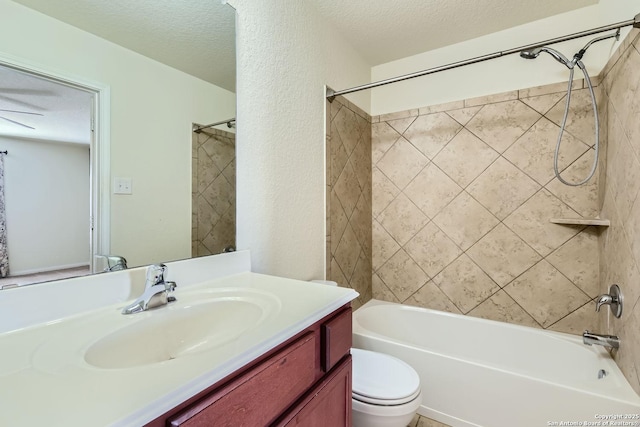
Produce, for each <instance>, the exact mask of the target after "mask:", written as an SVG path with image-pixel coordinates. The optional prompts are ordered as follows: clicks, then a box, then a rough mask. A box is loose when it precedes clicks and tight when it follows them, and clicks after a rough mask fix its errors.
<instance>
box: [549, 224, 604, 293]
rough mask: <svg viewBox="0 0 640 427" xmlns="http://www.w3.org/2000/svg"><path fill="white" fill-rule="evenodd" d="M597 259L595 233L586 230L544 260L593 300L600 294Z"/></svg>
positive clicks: (596, 237) (596, 238)
mask: <svg viewBox="0 0 640 427" xmlns="http://www.w3.org/2000/svg"><path fill="white" fill-rule="evenodd" d="M598 258H599V257H598V236H597V231H595V230H592V229H589V228H587V229H585V230H584V231H582V232H581V233H579V234H577V235H576V236H575V237H574V238H572V239H571V240H569V241H568V242H567V243H565V244H564V245H562V246H560V247H559V248H558V249H557V250H556V251H554V252H553V253H552V254H551V255H549V256H548V257H547V258H546V259H547V261H549V262H550V263H551V264H552V265H553V266H554V267H556V268H557V269H558V270H560V272H561V273H562V274H564V275H565V276H566V277H567V278H568V279H569V280H571V281H572V282H573V283H574V284H575V285H577V286H578V287H579V288H580V289H582V291H583V292H584V293H586V294H587V295H589V296H590V297H591V298H595V297H597V296H598V295H599V294H600V292H599V283H598V273H599V272H598V267H599V261H598Z"/></svg>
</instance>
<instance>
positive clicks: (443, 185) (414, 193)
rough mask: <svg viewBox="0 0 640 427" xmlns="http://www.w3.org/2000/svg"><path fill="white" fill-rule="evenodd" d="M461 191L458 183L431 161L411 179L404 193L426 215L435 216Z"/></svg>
mask: <svg viewBox="0 0 640 427" xmlns="http://www.w3.org/2000/svg"><path fill="white" fill-rule="evenodd" d="M461 191H462V188H460V186H459V185H458V184H456V183H455V182H454V181H453V180H452V179H451V178H449V177H448V176H447V175H446V174H445V173H444V172H442V171H441V170H440V169H439V168H438V167H437V166H436V165H435V164H433V163H430V164H429V165H427V167H425V168H424V169H423V170H422V172H420V173H419V174H418V175H417V176H416V177H415V178H414V180H413V181H411V183H410V184H409V185H408V186H407V187H406V188H405V190H404V193H405V194H406V195H407V196H408V197H409V199H411V201H412V202H413V203H415V205H416V206H417V207H418V208H420V210H422V212H423V213H424V214H425V215H427V216H428V217H429V218H433V217H435V216H436V215H437V214H438V212H440V211H441V210H442V208H444V207H445V206H447V205H448V204H449V202H451V201H452V200H453V199H454V198H455V197H456V196H457V195H458V194H460V192H461Z"/></svg>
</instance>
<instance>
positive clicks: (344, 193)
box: [334, 162, 360, 218]
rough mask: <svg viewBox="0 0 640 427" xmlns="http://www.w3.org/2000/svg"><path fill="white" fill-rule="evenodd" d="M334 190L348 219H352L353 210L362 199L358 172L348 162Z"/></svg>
mask: <svg viewBox="0 0 640 427" xmlns="http://www.w3.org/2000/svg"><path fill="white" fill-rule="evenodd" d="M334 189H335V192H336V195H337V196H338V199H340V203H341V204H342V207H343V208H344V213H345V214H346V215H347V218H349V217H351V214H352V213H353V209H354V208H355V207H356V203H358V198H359V197H360V184H359V183H358V178H357V177H356V172H355V171H354V170H353V166H351V163H349V162H347V165H346V166H345V167H344V169H343V170H342V173H341V174H340V177H339V178H338V181H337V182H336V185H335V186H334Z"/></svg>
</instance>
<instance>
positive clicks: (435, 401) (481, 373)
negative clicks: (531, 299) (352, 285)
mask: <svg viewBox="0 0 640 427" xmlns="http://www.w3.org/2000/svg"><path fill="white" fill-rule="evenodd" d="M621 345H622V346H624V345H625V343H624V342H622V343H621ZM353 346H354V347H356V348H363V349H367V350H373V351H379V352H383V353H387V354H391V355H393V356H396V357H398V358H399V359H402V360H404V361H405V362H407V363H409V364H410V365H411V366H413V367H414V368H415V370H416V371H417V372H418V374H420V380H421V383H422V406H421V407H420V409H419V410H418V412H419V413H420V414H421V415H424V416H426V417H429V418H433V419H435V420H437V421H440V422H443V423H445V424H448V425H451V426H453V427H468V426H480V427H542V426H554V425H555V426H560V425H576V426H577V425H579V426H587V425H597V426H600V425H640V423H638V424H633V423H635V422H640V419H635V418H634V417H637V416H640V415H639V414H640V397H638V395H637V394H636V393H635V392H634V391H633V389H632V388H631V386H630V385H629V383H628V382H627V381H626V380H625V378H624V376H623V375H622V373H621V372H620V369H618V367H617V365H616V364H615V362H614V361H613V359H611V357H610V356H609V354H608V353H607V351H605V350H604V348H602V347H599V346H591V347H590V346H586V345H584V344H583V343H582V337H578V336H574V335H568V334H561V333H556V332H550V331H544V330H540V329H534V328H528V327H524V326H518V325H511V324H507V323H501V322H494V321H490V320H484V319H478V318H474V317H469V316H461V315H457V314H450V313H444V312H440V311H434V310H427V309H423V308H417V307H411V306H406V305H400V304H393V303H387V302H382V301H377V300H371V301H369V302H368V303H367V304H365V305H364V306H362V307H361V308H360V309H358V310H357V311H356V312H355V313H354V314H353ZM601 369H604V370H605V371H606V372H607V375H606V376H605V377H604V378H602V379H598V371H600V370H601ZM612 416H615V417H618V416H621V417H625V416H627V417H628V418H626V419H625V418H619V419H618V420H617V422H620V421H627V422H632V424H613V423H611V424H609V423H608V422H609V421H610V420H611V419H612V418H611V417H612ZM563 423H565V424H563ZM569 423H571V424H569Z"/></svg>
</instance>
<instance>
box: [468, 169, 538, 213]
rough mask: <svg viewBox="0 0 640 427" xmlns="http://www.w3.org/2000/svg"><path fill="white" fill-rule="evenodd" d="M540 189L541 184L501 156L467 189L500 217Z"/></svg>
mask: <svg viewBox="0 0 640 427" xmlns="http://www.w3.org/2000/svg"><path fill="white" fill-rule="evenodd" d="M539 189H540V185H539V184H537V183H536V182H535V181H534V180H532V179H531V178H529V177H528V176H527V175H526V174H524V173H523V172H521V171H520V170H519V169H518V168H517V167H515V166H513V165H512V164H511V163H509V162H508V161H506V160H505V159H504V157H500V158H499V159H498V160H496V161H495V162H494V163H493V164H492V165H491V166H489V168H488V169H487V170H486V171H484V172H483V173H482V175H480V176H479V177H478V179H476V180H475V181H473V183H472V184H471V185H470V186H469V187H468V188H467V191H468V192H469V194H471V195H472V196H473V197H474V198H475V199H476V200H477V201H479V202H480V203H482V205H483V206H484V207H486V208H487V209H488V210H489V211H490V212H491V213H492V214H494V215H495V216H496V217H497V218H498V219H504V218H506V217H507V215H509V214H510V213H511V212H513V211H514V210H515V209H516V208H518V207H519V206H520V205H521V204H522V203H524V202H525V201H526V200H527V199H528V198H529V197H531V196H533V195H534V194H535V193H536V191H538V190H539Z"/></svg>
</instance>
